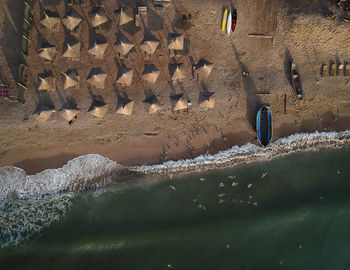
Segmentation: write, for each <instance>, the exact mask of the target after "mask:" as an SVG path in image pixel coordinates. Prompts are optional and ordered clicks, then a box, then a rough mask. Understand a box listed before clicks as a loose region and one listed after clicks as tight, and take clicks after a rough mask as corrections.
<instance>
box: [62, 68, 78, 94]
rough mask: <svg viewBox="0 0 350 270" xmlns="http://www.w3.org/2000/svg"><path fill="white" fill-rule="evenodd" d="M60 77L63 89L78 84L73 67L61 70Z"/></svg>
mask: <svg viewBox="0 0 350 270" xmlns="http://www.w3.org/2000/svg"><path fill="white" fill-rule="evenodd" d="M61 77H62V83H63V88H64V89H67V88H70V87H74V86H76V85H79V76H78V74H77V72H76V71H75V70H74V69H69V70H67V71H66V72H62V74H61Z"/></svg>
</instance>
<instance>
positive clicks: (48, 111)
mask: <svg viewBox="0 0 350 270" xmlns="http://www.w3.org/2000/svg"><path fill="white" fill-rule="evenodd" d="M54 112H55V110H54V109H53V108H50V107H47V106H43V105H39V106H38V108H37V109H36V111H35V112H34V114H36V116H35V119H36V120H37V121H39V122H41V123H45V122H47V120H49V119H50V118H51V116H52V114H53V113H54Z"/></svg>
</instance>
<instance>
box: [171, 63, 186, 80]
mask: <svg viewBox="0 0 350 270" xmlns="http://www.w3.org/2000/svg"><path fill="white" fill-rule="evenodd" d="M169 74H170V78H171V80H173V81H175V80H180V79H183V78H185V77H186V76H185V72H184V64H183V63H178V64H169Z"/></svg>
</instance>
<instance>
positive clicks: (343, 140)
mask: <svg viewBox="0 0 350 270" xmlns="http://www.w3.org/2000/svg"><path fill="white" fill-rule="evenodd" d="M347 145H350V130H346V131H341V132H321V133H319V132H315V133H298V134H294V135H291V136H289V137H286V138H281V139H278V140H277V141H275V142H273V143H271V144H270V145H269V146H268V147H261V146H257V145H253V144H250V143H248V144H245V145H243V146H233V147H232V148H230V149H229V150H226V151H221V152H218V153H217V154H214V155H201V156H198V157H196V158H194V159H186V160H178V161H167V162H164V163H162V164H158V165H144V166H139V167H134V168H133V170H135V171H138V172H142V173H145V174H152V173H156V174H167V173H176V172H188V171H202V170H208V169H214V168H222V167H228V166H233V165H237V164H241V163H250V162H254V161H266V160H270V159H272V158H276V157H279V156H283V155H288V154H291V153H294V152H298V151H305V150H317V149H322V148H331V147H332V148H334V147H342V146H347Z"/></svg>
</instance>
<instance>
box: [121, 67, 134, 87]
mask: <svg viewBox="0 0 350 270" xmlns="http://www.w3.org/2000/svg"><path fill="white" fill-rule="evenodd" d="M133 72H134V71H133V70H132V69H130V68H127V67H125V66H123V67H120V68H119V69H118V74H117V83H120V84H122V85H125V86H129V85H130V84H131V83H132V75H133Z"/></svg>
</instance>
